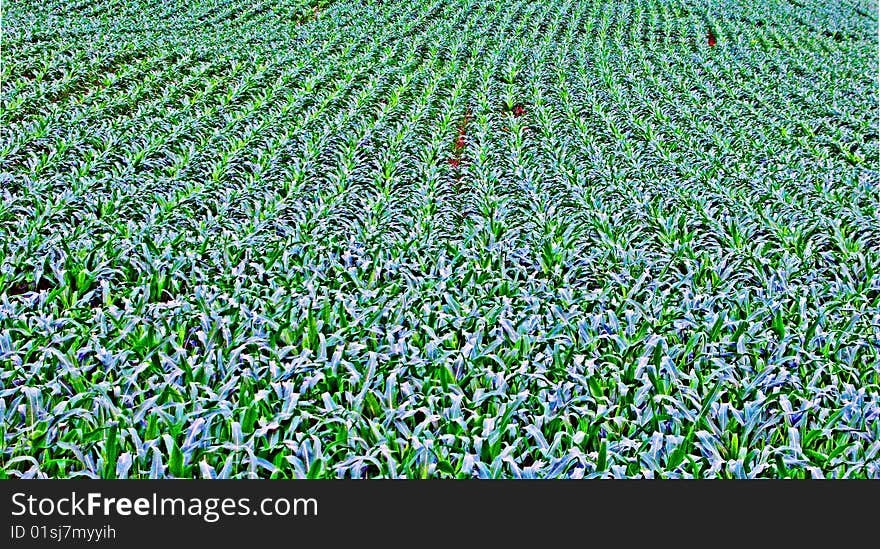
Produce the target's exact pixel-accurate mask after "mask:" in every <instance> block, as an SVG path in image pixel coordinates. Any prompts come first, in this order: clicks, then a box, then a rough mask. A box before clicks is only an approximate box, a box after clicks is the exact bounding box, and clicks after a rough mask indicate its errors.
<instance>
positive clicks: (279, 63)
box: [0, 0, 880, 478]
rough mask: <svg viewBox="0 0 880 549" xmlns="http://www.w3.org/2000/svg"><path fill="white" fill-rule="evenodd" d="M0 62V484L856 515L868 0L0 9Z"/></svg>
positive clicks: (879, 401) (868, 158)
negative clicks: (303, 488)
mask: <svg viewBox="0 0 880 549" xmlns="http://www.w3.org/2000/svg"><path fill="white" fill-rule="evenodd" d="M0 48H2V63H0V79H2V86H0V132H2V133H0V199H2V200H0V364H2V373H0V418H2V421H0V435H2V436H0V477H3V478H11V477H19V478H68V477H91V478H250V477H259V478H377V477H390V478H400V477H405V478H426V477H427V478H563V477H564V478H596V477H602V478H756V477H772V478H844V477H846V478H865V477H867V478H880V152H878V147H880V140H878V122H880V118H878V99H880V97H878V6H877V2H876V0H833V1H825V0H778V1H775V0H708V1H704V0H699V1H698V0H581V1H575V0H529V1H525V0H505V1H492V0H411V1H407V2H399V1H379V0H266V1H259V0H255V1H250V2H246V1H244V0H198V1H188V2H183V1H159V0H134V1H121V0H82V1H61V0H44V1H41V2H37V1H35V0H20V1H9V0H7V1H6V2H4V3H3V13H2V46H0Z"/></svg>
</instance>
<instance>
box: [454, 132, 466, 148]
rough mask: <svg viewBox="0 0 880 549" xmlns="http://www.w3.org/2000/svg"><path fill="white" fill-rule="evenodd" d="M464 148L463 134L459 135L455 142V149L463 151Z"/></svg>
mask: <svg viewBox="0 0 880 549" xmlns="http://www.w3.org/2000/svg"><path fill="white" fill-rule="evenodd" d="M464 146H465V141H464V134H459V136H458V139H456V140H455V148H456V149H463V148H464Z"/></svg>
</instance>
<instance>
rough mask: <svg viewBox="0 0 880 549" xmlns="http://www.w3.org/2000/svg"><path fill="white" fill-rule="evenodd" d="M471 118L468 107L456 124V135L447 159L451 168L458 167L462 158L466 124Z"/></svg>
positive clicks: (465, 138)
mask: <svg viewBox="0 0 880 549" xmlns="http://www.w3.org/2000/svg"><path fill="white" fill-rule="evenodd" d="M472 118H473V115H472V114H471V110H470V109H468V110H467V112H465V114H464V119H463V120H462V121H461V124H459V125H458V136H457V137H456V138H455V142H454V143H453V144H452V158H449V159H448V160H447V162H449V165H450V166H452V167H453V168H458V167H459V166H460V165H461V163H462V161H463V160H464V158H463V153H464V149H465V147H466V146H467V126H468V124H469V123H470V121H471V119H472Z"/></svg>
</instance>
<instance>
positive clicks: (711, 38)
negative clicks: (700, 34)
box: [706, 30, 718, 47]
mask: <svg viewBox="0 0 880 549" xmlns="http://www.w3.org/2000/svg"><path fill="white" fill-rule="evenodd" d="M706 39H707V40H708V42H709V45H710V46H713V47H714V46H715V44H717V43H718V40H717V39H716V38H715V35H714V34H712V31H711V30H710V31H709V32H707V33H706Z"/></svg>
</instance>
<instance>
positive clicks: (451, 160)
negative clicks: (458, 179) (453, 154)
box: [447, 158, 461, 168]
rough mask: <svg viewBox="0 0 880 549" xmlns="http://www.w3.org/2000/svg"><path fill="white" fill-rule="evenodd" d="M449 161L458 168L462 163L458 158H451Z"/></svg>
mask: <svg viewBox="0 0 880 549" xmlns="http://www.w3.org/2000/svg"><path fill="white" fill-rule="evenodd" d="M447 162H449V165H450V166H452V167H453V168H457V167H458V165H459V164H461V160H459V159H457V158H450V159H449V160H447Z"/></svg>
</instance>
